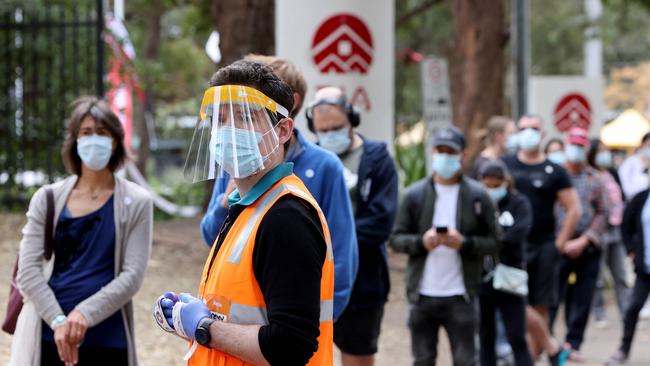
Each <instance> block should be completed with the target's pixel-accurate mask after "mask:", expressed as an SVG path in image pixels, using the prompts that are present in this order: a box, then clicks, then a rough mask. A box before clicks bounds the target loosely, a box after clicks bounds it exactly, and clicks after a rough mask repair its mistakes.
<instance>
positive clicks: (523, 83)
mask: <svg viewBox="0 0 650 366" xmlns="http://www.w3.org/2000/svg"><path fill="white" fill-rule="evenodd" d="M528 9H529V3H528V0H512V35H513V42H512V63H513V67H512V69H513V71H514V78H513V80H514V83H513V84H514V85H513V86H514V87H513V95H512V117H513V118H514V119H515V120H518V119H519V117H521V116H522V115H524V114H526V113H527V112H528V109H527V99H528V71H529V69H530V68H529V65H530V49H529V44H530V42H529V39H530V30H529V21H528V19H529V17H528V14H529V11H528Z"/></svg>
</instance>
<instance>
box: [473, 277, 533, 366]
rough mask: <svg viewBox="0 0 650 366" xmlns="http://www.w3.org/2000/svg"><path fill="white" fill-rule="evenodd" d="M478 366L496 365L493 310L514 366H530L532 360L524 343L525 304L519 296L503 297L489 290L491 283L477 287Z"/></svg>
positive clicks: (502, 294) (503, 294) (499, 292)
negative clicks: (479, 311) (501, 325)
mask: <svg viewBox="0 0 650 366" xmlns="http://www.w3.org/2000/svg"><path fill="white" fill-rule="evenodd" d="M479 304H480V308H481V321H480V324H481V326H480V335H481V366H496V364H497V360H496V352H495V339H496V330H495V329H496V324H495V315H496V312H497V310H499V311H500V312H501V317H502V319H503V325H504V326H505V330H506V336H507V337H508V343H510V347H511V348H512V353H513V354H514V358H515V365H516V366H533V359H532V357H531V356H530V353H529V352H528V344H527V343H526V302H525V301H524V298H523V297H519V296H515V295H510V294H506V293H504V292H501V291H496V290H494V289H493V288H492V282H491V281H490V282H489V283H484V284H483V285H482V286H481V296H480V301H479Z"/></svg>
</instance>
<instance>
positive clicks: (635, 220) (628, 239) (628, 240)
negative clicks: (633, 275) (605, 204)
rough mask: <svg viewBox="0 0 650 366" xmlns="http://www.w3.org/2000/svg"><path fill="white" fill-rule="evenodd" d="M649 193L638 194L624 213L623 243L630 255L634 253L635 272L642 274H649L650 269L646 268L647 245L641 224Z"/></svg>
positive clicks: (622, 226) (622, 225)
mask: <svg viewBox="0 0 650 366" xmlns="http://www.w3.org/2000/svg"><path fill="white" fill-rule="evenodd" d="M648 192H650V190H648V189H646V190H645V191H643V192H639V193H637V194H636V195H635V196H634V197H633V198H632V200H631V201H630V202H629V203H628V204H627V207H625V212H624V213H623V223H622V224H621V234H622V235H623V242H624V243H625V246H626V247H627V252H628V253H634V270H635V271H636V272H637V273H638V272H642V273H648V271H649V270H650V268H646V266H645V263H644V259H645V243H644V241H643V230H644V227H643V223H642V222H641V213H642V212H643V206H644V205H645V202H646V200H647V199H648Z"/></svg>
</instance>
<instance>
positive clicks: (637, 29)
mask: <svg viewBox="0 0 650 366" xmlns="http://www.w3.org/2000/svg"><path fill="white" fill-rule="evenodd" d="M603 5H604V9H603V15H602V17H601V19H600V21H599V22H598V23H597V24H596V26H597V27H598V30H599V33H598V36H599V37H600V38H601V40H602V41H603V68H604V70H603V71H604V73H605V75H607V74H608V73H609V70H611V69H612V68H613V67H616V66H621V65H625V64H629V63H637V62H640V61H644V60H647V59H649V58H650V38H649V37H648V36H647V33H648V32H647V27H648V25H650V12H649V10H650V0H604V1H603ZM530 23H531V25H530V29H531V72H532V74H536V75H542V74H547V75H566V74H582V72H583V62H584V51H583V44H584V42H585V40H586V39H585V31H586V30H587V28H588V27H589V25H590V24H589V20H588V19H587V17H586V14H585V10H584V1H582V0H580V1H578V0H576V1H566V0H532V2H531V7H530Z"/></svg>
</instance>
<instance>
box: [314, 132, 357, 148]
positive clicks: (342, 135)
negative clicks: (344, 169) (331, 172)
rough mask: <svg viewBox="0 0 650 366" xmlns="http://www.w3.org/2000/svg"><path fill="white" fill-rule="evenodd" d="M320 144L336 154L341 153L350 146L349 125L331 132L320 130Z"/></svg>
mask: <svg viewBox="0 0 650 366" xmlns="http://www.w3.org/2000/svg"><path fill="white" fill-rule="evenodd" d="M316 136H318V144H319V145H320V146H321V147H323V148H324V149H327V150H329V151H331V152H333V153H334V154H337V155H341V154H343V153H344V152H346V151H347V150H348V149H349V148H350V144H351V143H352V139H350V129H348V128H347V127H342V128H339V129H338V130H334V131H329V132H318V133H316Z"/></svg>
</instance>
